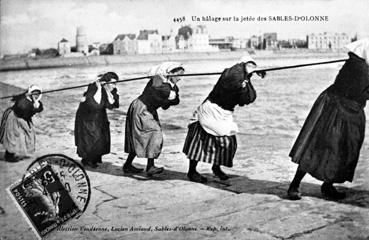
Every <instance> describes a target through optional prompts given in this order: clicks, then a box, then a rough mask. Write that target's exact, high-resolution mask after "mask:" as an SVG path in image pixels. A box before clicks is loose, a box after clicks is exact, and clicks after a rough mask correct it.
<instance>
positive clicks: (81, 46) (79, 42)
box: [76, 26, 88, 55]
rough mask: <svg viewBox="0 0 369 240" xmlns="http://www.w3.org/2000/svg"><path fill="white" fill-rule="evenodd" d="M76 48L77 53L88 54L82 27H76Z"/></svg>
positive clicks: (84, 30)
mask: <svg viewBox="0 0 369 240" xmlns="http://www.w3.org/2000/svg"><path fill="white" fill-rule="evenodd" d="M76 47H77V52H81V53H83V54H85V55H87V54H88V43H87V34H86V29H85V27H83V26H79V27H77V35H76Z"/></svg>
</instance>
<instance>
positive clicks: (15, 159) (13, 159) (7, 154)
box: [4, 151, 21, 162]
mask: <svg viewBox="0 0 369 240" xmlns="http://www.w3.org/2000/svg"><path fill="white" fill-rule="evenodd" d="M4 159H5V161H7V162H19V161H20V160H21V158H20V157H19V156H16V155H15V154H14V153H10V152H8V151H5V155H4Z"/></svg>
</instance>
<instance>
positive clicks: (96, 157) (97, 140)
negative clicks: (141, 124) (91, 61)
mask: <svg viewBox="0 0 369 240" xmlns="http://www.w3.org/2000/svg"><path fill="white" fill-rule="evenodd" d="M118 79H119V78H118V75H117V74H116V73H114V72H107V73H105V74H101V75H99V76H98V80H97V81H95V82H94V83H91V84H90V85H89V86H88V88H87V91H86V92H85V93H84V94H83V98H82V101H81V103H80V104H79V107H78V110H77V114H76V121H75V127H74V131H75V132H74V136H75V144H76V146H77V154H78V156H80V157H81V158H82V164H83V165H85V166H86V165H87V166H90V167H92V168H96V167H97V164H98V163H102V159H101V157H102V156H103V155H105V154H108V153H110V127H109V120H108V116H107V113H106V109H113V108H118V107H119V95H118V94H117V92H118V90H117V88H116V86H115V84H114V82H115V81H117V80H118ZM102 84H103V86H102Z"/></svg>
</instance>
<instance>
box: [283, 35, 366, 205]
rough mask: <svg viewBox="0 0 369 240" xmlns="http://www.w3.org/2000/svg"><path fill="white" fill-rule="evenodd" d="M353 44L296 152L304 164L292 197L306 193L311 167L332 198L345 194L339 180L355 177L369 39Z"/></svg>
mask: <svg viewBox="0 0 369 240" xmlns="http://www.w3.org/2000/svg"><path fill="white" fill-rule="evenodd" d="M348 49H349V52H348V55H349V59H348V60H347V61H346V62H345V64H344V65H343V66H342V68H341V70H340V71H339V73H338V75H337V76H336V80H335V82H334V83H333V84H332V85H331V86H330V87H328V88H327V89H326V90H325V91H323V92H322V93H321V94H320V96H319V97H318V99H317V100H316V102H315V103H314V105H313V107H312V109H311V111H310V113H309V115H308V117H307V119H306V121H305V123H304V125H303V127H302V129H301V132H300V134H299V136H298V137H297V139H296V142H295V144H294V145H293V147H292V150H291V152H290V157H291V158H292V161H293V162H295V163H297V164H298V168H297V171H296V174H295V177H294V179H293V180H292V182H291V184H290V187H289V189H288V191H287V194H288V197H289V198H290V199H291V200H299V199H301V194H300V192H299V186H300V183H301V181H302V179H303V177H304V176H305V175H306V173H309V174H310V175H311V176H313V177H315V178H316V179H318V180H320V181H323V184H322V186H321V192H322V194H323V196H324V197H326V198H329V199H343V198H345V193H344V192H339V191H337V189H336V188H335V187H334V186H333V184H334V183H343V182H345V181H350V182H351V181H352V180H353V177H354V172H355V168H356V165H357V163H358V159H359V154H360V148H361V146H362V143H363V140H364V132H365V113H364V110H363V108H364V107H365V105H366V101H367V100H368V99H369V92H368V89H367V87H368V86H369V73H368V68H369V67H368V64H369V55H368V54H369V39H364V40H360V41H356V42H353V43H351V44H349V45H348Z"/></svg>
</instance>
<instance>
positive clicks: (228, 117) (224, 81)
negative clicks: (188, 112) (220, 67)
mask: <svg viewBox="0 0 369 240" xmlns="http://www.w3.org/2000/svg"><path fill="white" fill-rule="evenodd" d="M249 78H250V76H247V74H246V72H245V66H244V63H239V64H236V65H234V66H233V67H231V68H228V69H225V70H224V71H223V73H222V75H221V76H220V78H219V80H218V82H217V83H216V85H215V86H214V88H213V90H212V91H211V92H210V94H209V96H208V97H207V98H206V99H205V101H204V102H203V103H202V104H201V105H200V106H199V107H198V109H197V110H196V112H195V121H194V122H193V123H191V124H190V125H189V126H188V132H187V136H186V140H185V143H184V146H183V153H185V154H186V155H187V157H188V158H189V159H190V160H195V161H203V162H207V163H213V164H215V165H223V166H226V167H232V166H233V158H234V156H235V153H236V150H237V139H236V133H237V132H238V128H237V124H236V123H235V122H234V121H233V111H234V108H235V106H237V105H239V106H244V105H245V104H250V103H252V102H254V101H255V99H256V92H255V90H254V88H253V86H252V84H251V82H250V81H248V82H247V84H246V87H242V82H243V81H244V80H249Z"/></svg>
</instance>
